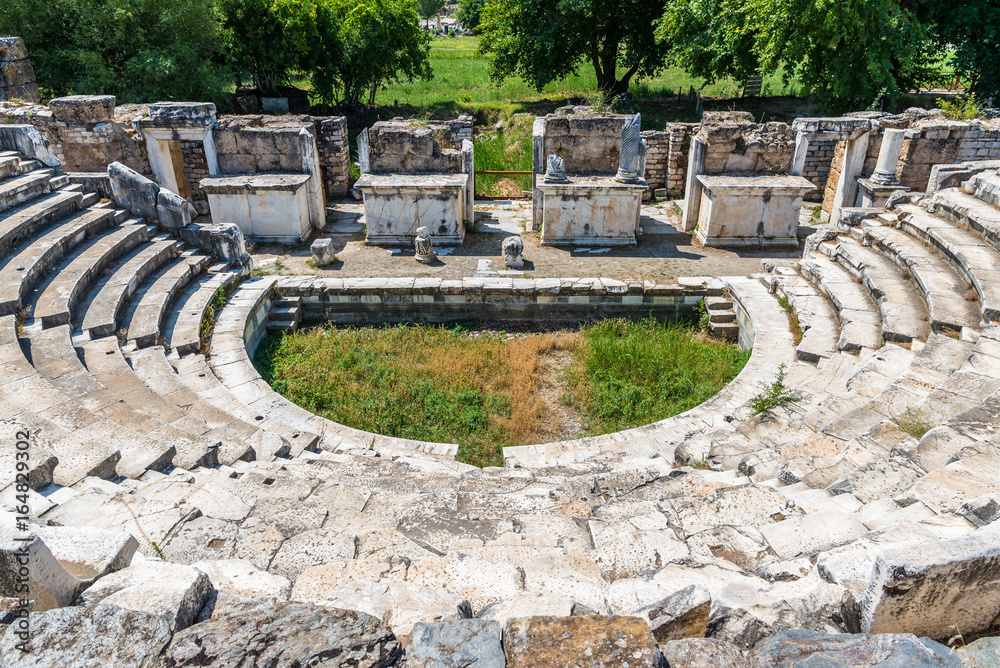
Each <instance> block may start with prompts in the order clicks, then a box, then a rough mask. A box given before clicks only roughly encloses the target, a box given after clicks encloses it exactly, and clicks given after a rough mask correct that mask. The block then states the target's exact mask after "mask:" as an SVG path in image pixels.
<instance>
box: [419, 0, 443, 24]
mask: <svg viewBox="0 0 1000 668" xmlns="http://www.w3.org/2000/svg"><path fill="white" fill-rule="evenodd" d="M444 3H445V0H416V4H417V13H418V14H420V18H422V19H423V20H424V26H425V27H429V25H430V20H431V19H432V18H434V17H435V16H437V15H438V14H440V13H441V10H442V9H444Z"/></svg>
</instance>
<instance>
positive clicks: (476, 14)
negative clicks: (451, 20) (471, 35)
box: [455, 0, 486, 30]
mask: <svg viewBox="0 0 1000 668" xmlns="http://www.w3.org/2000/svg"><path fill="white" fill-rule="evenodd" d="M485 5H486V0H458V11H457V12H456V13H455V20H456V21H458V22H459V23H461V24H462V26H463V27H464V28H465V29H466V30H476V29H477V28H479V22H480V15H481V14H482V11H483V7H484V6H485Z"/></svg>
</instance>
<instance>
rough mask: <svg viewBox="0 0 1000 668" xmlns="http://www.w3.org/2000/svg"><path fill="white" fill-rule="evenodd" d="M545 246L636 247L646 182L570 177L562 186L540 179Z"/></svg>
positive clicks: (607, 177)
mask: <svg viewBox="0 0 1000 668" xmlns="http://www.w3.org/2000/svg"><path fill="white" fill-rule="evenodd" d="M535 187H536V189H537V190H538V192H539V193H540V197H539V200H540V202H539V203H538V204H536V206H540V208H541V216H540V218H541V223H542V244H543V245H547V246H559V245H588V246H595V245H599V246H634V245H635V231H636V229H637V228H638V227H639V209H640V207H641V206H642V194H643V193H644V192H645V191H646V188H647V185H646V181H645V180H643V179H636V181H635V182H634V183H621V182H619V181H616V180H615V179H614V177H612V176H569V177H567V179H566V181H564V182H561V183H546V182H545V179H544V177H541V176H540V177H538V179H537V182H536V186H535Z"/></svg>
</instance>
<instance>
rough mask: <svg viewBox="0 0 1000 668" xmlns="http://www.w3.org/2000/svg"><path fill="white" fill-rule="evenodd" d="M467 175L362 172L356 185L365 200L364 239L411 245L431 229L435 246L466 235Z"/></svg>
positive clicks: (458, 240) (457, 241)
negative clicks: (420, 233)
mask: <svg viewBox="0 0 1000 668" xmlns="http://www.w3.org/2000/svg"><path fill="white" fill-rule="evenodd" d="M468 182H469V175H468V174H362V175H361V178H360V179H358V180H357V182H356V183H355V184H354V187H355V188H357V189H358V190H360V191H361V193H362V195H363V196H364V200H365V221H366V223H367V226H368V235H367V236H366V237H365V243H367V244H374V245H377V246H394V247H410V246H412V245H413V242H414V240H415V239H416V238H417V228H418V227H427V228H429V230H430V236H431V238H432V240H433V243H434V245H435V246H460V245H462V241H463V240H464V239H465V224H464V221H465V220H471V219H472V216H473V213H472V211H467V210H466V209H467V208H468V204H467V198H466V187H467V186H468Z"/></svg>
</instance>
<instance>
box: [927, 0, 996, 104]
mask: <svg viewBox="0 0 1000 668" xmlns="http://www.w3.org/2000/svg"><path fill="white" fill-rule="evenodd" d="M915 11H916V12H917V14H918V16H920V17H921V19H922V20H923V21H924V22H925V23H926V24H927V25H928V26H930V32H931V35H932V36H933V38H934V42H935V44H937V46H938V48H939V49H940V51H941V52H942V53H946V54H953V56H954V58H953V59H952V61H951V63H950V66H951V67H952V68H954V70H955V71H956V72H957V73H958V74H960V75H962V76H963V77H964V78H965V79H966V80H967V81H969V82H970V83H971V84H972V91H971V92H973V93H974V94H975V95H976V96H977V97H979V98H980V99H988V98H993V104H994V106H995V105H997V104H1000V67H998V66H997V62H996V61H997V53H1000V3H998V2H996V0H952V2H947V3H944V2H936V1H935V0H921V1H919V2H918V3H917V5H916V8H915Z"/></svg>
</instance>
